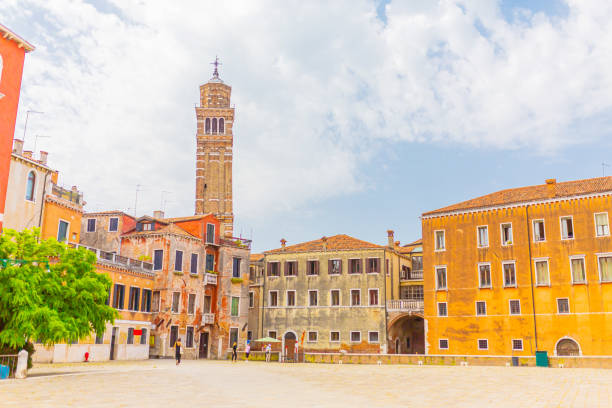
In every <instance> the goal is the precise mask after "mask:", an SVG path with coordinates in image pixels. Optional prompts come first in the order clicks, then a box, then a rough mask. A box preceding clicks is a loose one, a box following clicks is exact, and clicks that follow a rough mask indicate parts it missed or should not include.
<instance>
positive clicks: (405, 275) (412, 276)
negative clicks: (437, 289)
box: [400, 271, 423, 280]
mask: <svg viewBox="0 0 612 408" xmlns="http://www.w3.org/2000/svg"><path fill="white" fill-rule="evenodd" d="M400 280H423V271H402V272H400Z"/></svg>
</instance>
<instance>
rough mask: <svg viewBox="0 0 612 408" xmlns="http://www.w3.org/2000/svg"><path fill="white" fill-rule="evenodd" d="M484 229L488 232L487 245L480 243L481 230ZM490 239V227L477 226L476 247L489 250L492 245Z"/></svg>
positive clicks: (486, 225)
mask: <svg viewBox="0 0 612 408" xmlns="http://www.w3.org/2000/svg"><path fill="white" fill-rule="evenodd" d="M481 229H484V230H485V231H486V237H487V242H486V245H481V242H480V230H481ZM490 241H491V240H490V239H489V225H488V224H485V225H478V226H476V247H477V248H488V247H489V245H490Z"/></svg>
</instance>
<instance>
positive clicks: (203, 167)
mask: <svg viewBox="0 0 612 408" xmlns="http://www.w3.org/2000/svg"><path fill="white" fill-rule="evenodd" d="M212 65H214V67H215V69H214V71H213V76H212V78H211V79H210V80H209V81H208V82H207V83H205V84H204V85H201V86H200V106H198V107H196V108H195V110H196V117H197V120H198V130H197V134H196V141H197V150H196V202H195V213H196V215H199V214H208V213H213V214H214V215H215V216H216V217H217V218H218V219H219V220H220V222H221V235H222V236H232V235H233V232H234V231H233V229H234V212H233V206H232V147H233V144H234V135H233V133H232V128H233V125H234V108H233V107H230V96H231V92H232V88H231V87H230V86H229V85H226V84H224V83H223V81H222V80H221V79H220V78H219V65H221V63H220V62H219V59H218V58H215V62H213V63H212Z"/></svg>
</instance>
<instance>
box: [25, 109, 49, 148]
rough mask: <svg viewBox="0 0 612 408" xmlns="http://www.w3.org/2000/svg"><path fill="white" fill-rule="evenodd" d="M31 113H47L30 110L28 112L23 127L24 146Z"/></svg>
mask: <svg viewBox="0 0 612 408" xmlns="http://www.w3.org/2000/svg"><path fill="white" fill-rule="evenodd" d="M30 113H40V114H43V113H45V112H39V111H35V110H29V111H27V112H26V121H25V126H24V127H23V144H24V145H25V138H26V130H28V118H29V117H30ZM34 151H36V149H34Z"/></svg>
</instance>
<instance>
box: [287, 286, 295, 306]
mask: <svg viewBox="0 0 612 408" xmlns="http://www.w3.org/2000/svg"><path fill="white" fill-rule="evenodd" d="M287 306H295V290H288V291H287Z"/></svg>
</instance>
